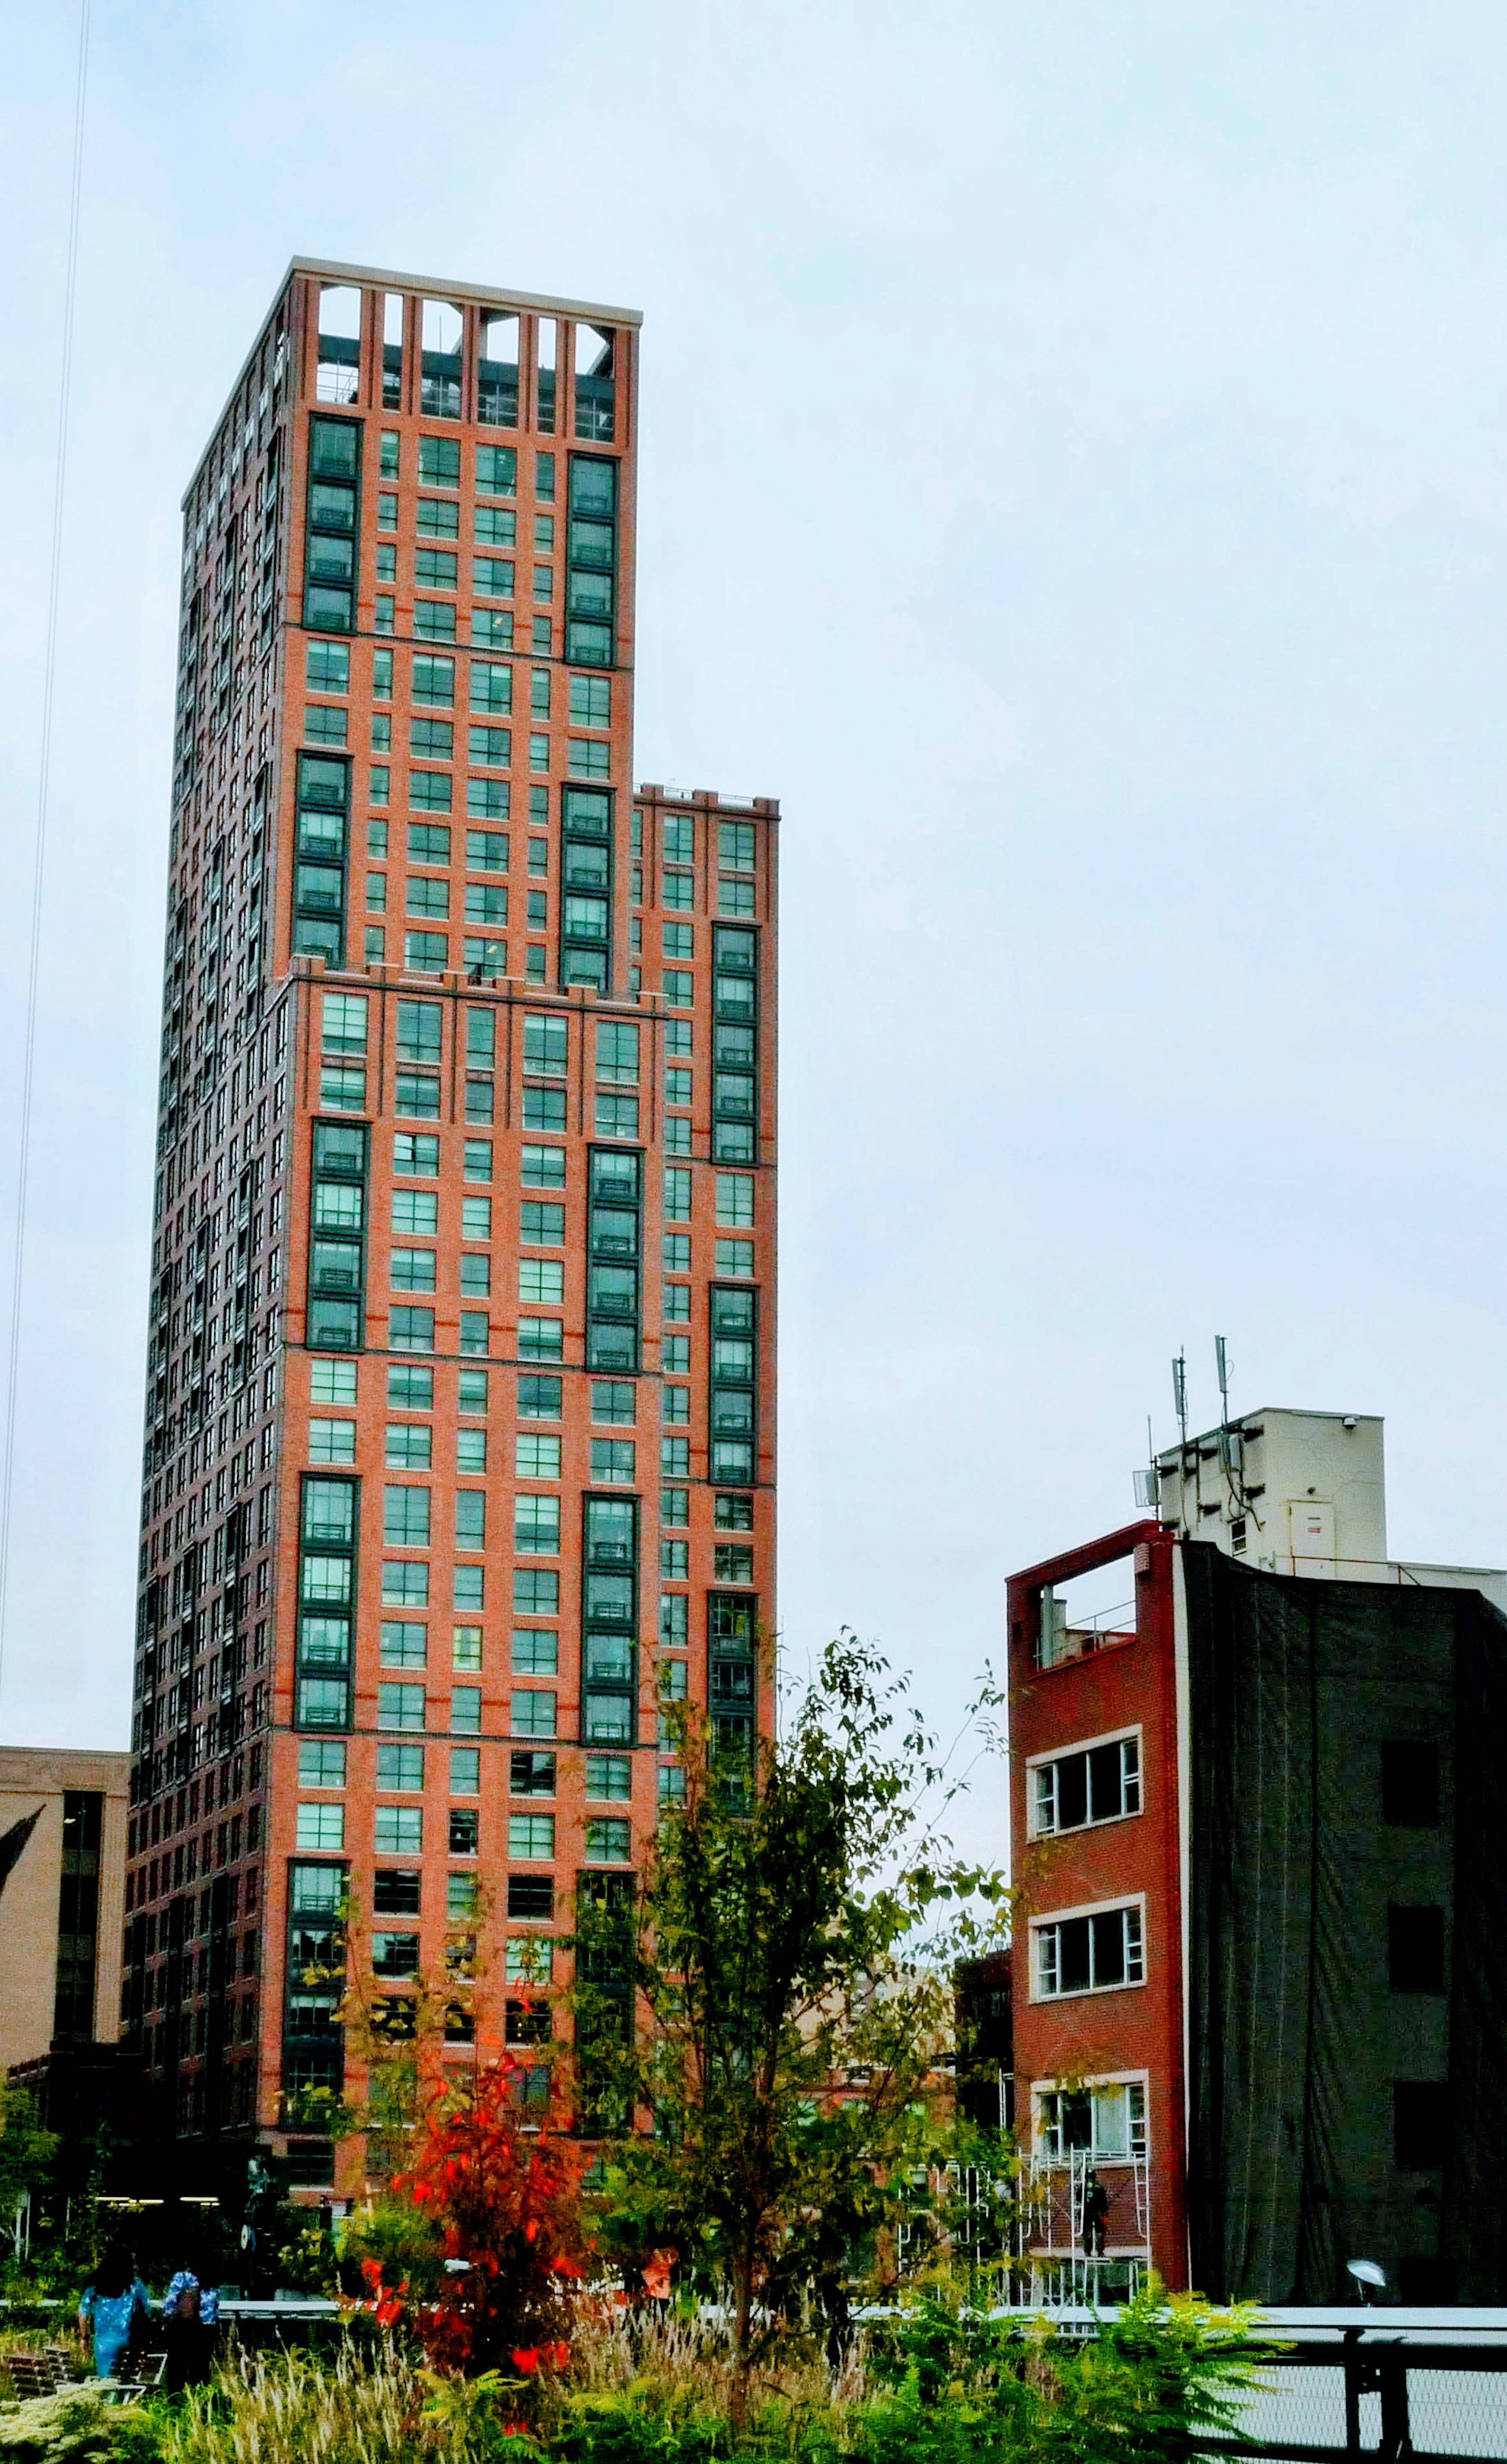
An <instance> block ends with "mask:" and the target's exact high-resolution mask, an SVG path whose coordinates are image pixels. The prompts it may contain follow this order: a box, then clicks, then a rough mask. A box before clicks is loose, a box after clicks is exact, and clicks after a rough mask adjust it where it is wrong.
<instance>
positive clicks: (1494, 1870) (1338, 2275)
mask: <svg viewBox="0 0 1507 2464" xmlns="http://www.w3.org/2000/svg"><path fill="white" fill-rule="evenodd" d="M1380 1463H1381V1424H1380V1422H1379V1421H1365V1422H1363V1421H1360V1420H1358V1419H1356V1418H1355V1417H1353V1416H1351V1417H1346V1418H1344V1419H1341V1417H1340V1416H1337V1415H1317V1414H1282V1413H1275V1412H1271V1413H1266V1414H1256V1415H1252V1416H1251V1417H1250V1419H1248V1420H1247V1421H1245V1422H1244V1423H1242V1424H1238V1425H1234V1426H1231V1427H1230V1428H1227V1429H1225V1430H1223V1431H1219V1432H1215V1433H1213V1435H1212V1437H1211V1438H1210V1439H1208V1440H1191V1441H1186V1444H1185V1446H1184V1447H1183V1448H1181V1449H1178V1450H1174V1452H1173V1454H1172V1455H1170V1456H1168V1457H1167V1458H1165V1459H1164V1460H1163V1463H1161V1464H1160V1465H1159V1466H1158V1470H1159V1474H1160V1478H1159V1483H1158V1489H1159V1506H1160V1509H1161V1510H1160V1513H1159V1515H1157V1516H1148V1517H1147V1518H1146V1519H1145V1520H1144V1521H1141V1522H1138V1523H1134V1524H1130V1525H1127V1526H1126V1527H1124V1528H1123V1529H1119V1530H1117V1531H1113V1532H1110V1533H1108V1534H1106V1535H1104V1536H1103V1537H1102V1538H1100V1539H1098V1540H1096V1541H1092V1542H1090V1543H1088V1544H1087V1545H1085V1546H1083V1547H1081V1548H1078V1549H1074V1550H1069V1551H1064V1552H1062V1553H1061V1554H1060V1555H1058V1556H1055V1557H1053V1558H1050V1559H1047V1560H1045V1561H1044V1562H1043V1563H1041V1564H1039V1565H1036V1566H1032V1567H1030V1568H1028V1569H1027V1570H1026V1571H1025V1572H1023V1573H1019V1574H1017V1575H1015V1576H1014V1577H1013V1578H1012V1580H1011V1581H1010V1584H1009V1589H1008V1618H1009V1668H1010V1747H1011V1781H1010V1830H1011V1843H1012V1852H1013V1874H1014V1879H1015V1881H1016V1884H1017V1886H1018V1888H1019V1890H1020V1892H1021V1906H1020V1912H1019V1918H1018V1922H1017V1925H1016V1932H1015V1941H1014V1947H1013V1954H1012V1958H1013V1966H1012V1978H1011V1987H1012V1993H1011V1999H1012V2004H1013V2012H1012V2020H1013V2049H1012V2055H1011V2057H1010V2063H1009V2067H1010V2068H1011V2069H1012V2070H1013V2076H1014V2114H1015V2123H1016V2127H1017V2131H1018V2134H1019V2139H1020V2144H1021V2146H1022V2149H1023V2151H1024V2153H1025V2156H1026V2159H1027V2164H1026V2172H1025V2185H1024V2187H1025V2194H1026V2213H1027V2222H1026V2230H1025V2234H1024V2241H1025V2246H1026V2250H1027V2252H1028V2254H1029V2255H1031V2256H1033V2257H1034V2258H1035V2259H1036V2260H1038V2261H1040V2262H1045V2263H1046V2264H1047V2265H1048V2266H1049V2268H1050V2269H1051V2270H1052V2272H1053V2274H1054V2275H1055V2277H1056V2280H1057V2282H1058V2284H1059V2285H1066V2286H1067V2287H1069V2288H1071V2289H1074V2290H1077V2291H1080V2292H1083V2293H1085V2294H1091V2295H1104V2296H1106V2297H1110V2296H1113V2295H1114V2294H1116V2293H1118V2292H1120V2291H1122V2290H1125V2289H1128V2287H1129V2286H1130V2285H1131V2284H1132V2283H1133V2282H1134V2281H1135V2280H1137V2279H1138V2278H1139V2276H1140V2275H1141V2272H1142V2271H1143V2270H1144V2269H1145V2268H1146V2267H1147V2266H1148V2265H1151V2266H1154V2267H1155V2268H1156V2269H1157V2271H1158V2272H1159V2273H1160V2274H1161V2276H1162V2277H1163V2279H1164V2280H1165V2281H1166V2282H1167V2283H1168V2284H1169V2285H1171V2286H1174V2287H1177V2286H1183V2285H1189V2284H1191V2285H1193V2286H1196V2287H1197V2289H1199V2290H1200V2291H1203V2292H1206V2293H1208V2294H1209V2295H1211V2296H1215V2297H1218V2298H1226V2299H1228V2298H1234V2297H1237V2296H1249V2297H1254V2298H1259V2299H1265V2300H1269V2301H1273V2300H1277V2301H1280V2300H1287V2301H1295V2300H1296V2301H1310V2302H1313V2301H1318V2302H1325V2301H1333V2300H1336V2299H1343V2298H1345V2295H1346V2293H1347V2291H1349V2290H1352V2289H1353V2288H1351V2287H1350V2285H1349V2282H1348V2278H1347V2275H1346V2270H1347V2267H1348V2264H1349V2262H1350V2261H1351V2260H1352V2259H1356V2258H1362V2257H1365V2258H1370V2259H1373V2260H1376V2261H1378V2262H1379V2263H1380V2264H1381V2265H1382V2267H1383V2268H1384V2270H1385V2275H1386V2277H1387V2282H1388V2284H1389V2286H1391V2287H1392V2288H1393V2289H1394V2290H1395V2291H1396V2292H1398V2293H1400V2294H1401V2296H1402V2298H1403V2299H1409V2300H1423V2301H1447V2302H1448V2301H1470V2302H1496V2301H1500V2300H1501V2299H1503V2298H1504V2295H1507V2222H1504V2219H1507V2195H1504V2193H1507V2179H1504V2178H1503V2177H1504V2174H1507V2165H1504V2161H1503V2158H1502V2156H1501V2154H1500V2153H1499V2148H1500V2133H1499V2130H1498V2129H1497V2127H1496V2114H1497V2113H1498V2112H1499V2110H1500V2104H1501V2099H1502V2094H1503V2090H1504V2088H1507V2053H1504V2048H1507V1886H1504V1883H1503V1881H1502V1878H1501V1873H1500V1863H1499V1860H1498V1859H1494V1858H1492V1857H1491V1856H1490V1855H1483V1853H1482V1848H1483V1843H1485V1842H1487V1841H1489V1840H1490V1839H1491V1837H1493V1835H1494V1832H1495V1830H1496V1828H1497V1827H1498V1826H1499V1822H1500V1817H1501V1812H1502V1795H1503V1790H1502V1781H1501V1773H1502V1771H1503V1770H1504V1769H1507V1754H1504V1748H1507V1617H1504V1616H1503V1614H1502V1611H1501V1609H1500V1607H1499V1606H1498V1605H1496V1599H1497V1597H1498V1595H1500V1593H1501V1588H1502V1585H1501V1577H1500V1576H1499V1575H1498V1574H1496V1573H1492V1572H1491V1571H1489V1570H1481V1569H1469V1568H1448V1567H1437V1566H1414V1565H1407V1564H1400V1563H1397V1562H1395V1561H1392V1560H1389V1559H1386V1558H1385V1556H1382V1555H1375V1556H1373V1555H1370V1554H1367V1553H1363V1551H1362V1550H1361V1548H1360V1547H1359V1545H1358V1543H1357V1534H1358V1533H1359V1532H1360V1531H1361V1529H1362V1521H1361V1515H1362V1507H1364V1512H1365V1514H1366V1515H1367V1516H1369V1518H1370V1522H1369V1525H1368V1527H1367V1529H1369V1530H1370V1531H1371V1533H1372V1535H1373V1537H1372V1542H1371V1544H1370V1545H1373V1546H1374V1545H1377V1544H1378V1543H1379V1545H1380V1546H1381V1547H1382V1548H1384V1549H1385V1525H1384V1523H1383V1522H1382V1519H1381V1505H1380V1496H1381V1491H1380ZM1373 1475H1374V1477H1373ZM1295 1483H1296V1485H1295ZM1288 1490H1292V1491H1293V1494H1292V1495H1291V1496H1290V1495H1288V1494H1287V1491H1288ZM1347 1518H1348V1522H1347ZM1316 1530H1317V1531H1319V1533H1320V1534H1321V1551H1320V1550H1319V1549H1314V1548H1313V1547H1312V1544H1311V1543H1310V1541H1309V1538H1308V1535H1309V1534H1310V1533H1311V1532H1314V1531H1316ZM1195 1535H1197V1536H1195ZM1295 1535H1296V1536H1295ZM1341 1568H1342V1569H1343V1572H1342V1573H1341V1571H1339V1570H1340V1569H1341Z"/></svg>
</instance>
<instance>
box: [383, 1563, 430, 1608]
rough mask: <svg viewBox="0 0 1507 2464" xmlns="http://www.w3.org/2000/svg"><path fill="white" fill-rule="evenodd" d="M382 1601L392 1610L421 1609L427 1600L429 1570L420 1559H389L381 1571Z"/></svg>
mask: <svg viewBox="0 0 1507 2464" xmlns="http://www.w3.org/2000/svg"><path fill="white" fill-rule="evenodd" d="M382 1596H383V1600H384V1601H385V1602H386V1603H387V1604H388V1605H389V1606H391V1607H394V1608H423V1607H424V1605H425V1603H426V1602H427V1600H428V1598H429V1568H428V1566H427V1565H425V1563H424V1562H423V1560H422V1559H417V1560H415V1559H413V1558H404V1557H391V1558H388V1560H387V1561H386V1562H385V1564H384V1566H383V1569H382Z"/></svg>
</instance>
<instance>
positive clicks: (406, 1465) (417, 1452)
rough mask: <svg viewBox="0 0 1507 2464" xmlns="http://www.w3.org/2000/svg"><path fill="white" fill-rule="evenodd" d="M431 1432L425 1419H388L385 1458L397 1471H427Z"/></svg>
mask: <svg viewBox="0 0 1507 2464" xmlns="http://www.w3.org/2000/svg"><path fill="white" fill-rule="evenodd" d="M432 1443H433V1434H432V1430H431V1428H430V1426H429V1423H428V1421H426V1420H419V1421H413V1420H396V1421H393V1420H389V1421H388V1436H387V1447H386V1454H385V1460H386V1462H387V1463H389V1464H390V1465H391V1466H392V1467H393V1468H394V1469H395V1470H398V1471H428V1470H429V1467H430V1463H431V1453H430V1449H431V1447H432Z"/></svg>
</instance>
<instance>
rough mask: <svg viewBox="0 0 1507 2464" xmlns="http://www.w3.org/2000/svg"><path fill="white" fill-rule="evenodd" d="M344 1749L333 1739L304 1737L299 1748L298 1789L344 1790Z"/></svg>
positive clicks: (342, 1743) (341, 1743)
mask: <svg viewBox="0 0 1507 2464" xmlns="http://www.w3.org/2000/svg"><path fill="white" fill-rule="evenodd" d="M344 1785H345V1747H344V1740H342V1739H338V1738H335V1737H314V1738H310V1737H305V1738H303V1739H301V1740H300V1742H299V1787H300V1788H344Z"/></svg>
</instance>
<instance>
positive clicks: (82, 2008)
mask: <svg viewBox="0 0 1507 2464" xmlns="http://www.w3.org/2000/svg"><path fill="white" fill-rule="evenodd" d="M130 1769H131V1758H130V1756H129V1754H77V1753H62V1752H55V1751H53V1750H52V1749H50V1748H48V1747H45V1746H0V2076H3V2075H4V2073H5V2072H6V2071H8V2070H9V2069H10V2068H11V2065H12V2064H14V2063H17V2062H33V2061H35V2060H36V2059H37V2058H38V2057H40V2056H41V2055H44V2054H45V2053H47V2051H48V2050H49V2048H50V2047H51V2046H52V2045H54V2044H66V2045H85V2044H89V2043H99V2044H110V2045H113V2044H114V2043H115V2042H116V2041H117V2039H118V2038H119V2036H120V2033H121V1941H122V1925H123V1923H124V1913H125V1826H126V1816H127V1811H128V1803H129V1793H130Z"/></svg>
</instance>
